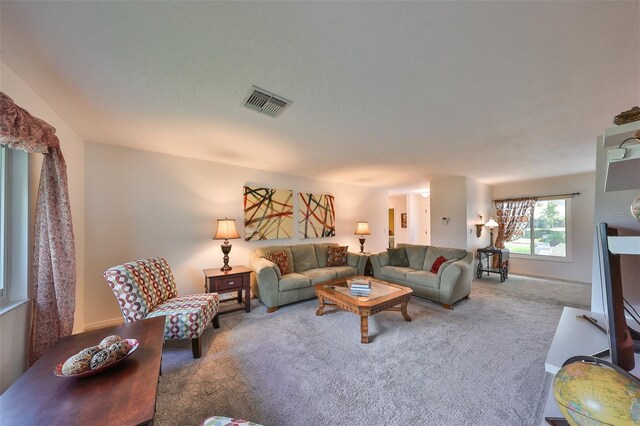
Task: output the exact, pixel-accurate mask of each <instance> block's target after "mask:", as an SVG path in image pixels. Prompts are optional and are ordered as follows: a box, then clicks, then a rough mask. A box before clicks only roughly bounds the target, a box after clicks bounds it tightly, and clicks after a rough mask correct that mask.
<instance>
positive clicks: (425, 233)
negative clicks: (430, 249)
mask: <svg viewBox="0 0 640 426" xmlns="http://www.w3.org/2000/svg"><path fill="white" fill-rule="evenodd" d="M408 200H409V218H408V222H409V224H408V226H409V241H410V242H411V244H423V245H428V244H429V241H430V239H431V232H430V228H431V223H430V220H429V218H430V212H429V210H430V209H431V207H430V205H429V197H427V198H425V197H423V196H422V195H420V194H416V193H412V194H409V195H408Z"/></svg>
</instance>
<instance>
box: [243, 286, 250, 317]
mask: <svg viewBox="0 0 640 426" xmlns="http://www.w3.org/2000/svg"><path fill="white" fill-rule="evenodd" d="M244 311H245V312H251V290H249V289H247V290H245V291H244Z"/></svg>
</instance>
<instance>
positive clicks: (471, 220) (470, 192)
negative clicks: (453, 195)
mask: <svg viewBox="0 0 640 426" xmlns="http://www.w3.org/2000/svg"><path fill="white" fill-rule="evenodd" d="M492 195H493V188H492V187H491V186H489V185H487V184H484V183H482V182H479V181H477V180H475V179H470V178H467V231H466V232H467V250H468V251H470V252H472V253H475V252H476V250H477V249H479V248H480V247H486V246H488V245H489V229H487V228H483V229H482V235H481V236H480V238H478V237H477V236H476V224H477V223H479V222H478V215H479V214H480V215H482V222H483V223H486V222H487V220H489V217H490V216H491V215H492V214H493V199H492ZM495 236H496V235H495V234H494V237H495Z"/></svg>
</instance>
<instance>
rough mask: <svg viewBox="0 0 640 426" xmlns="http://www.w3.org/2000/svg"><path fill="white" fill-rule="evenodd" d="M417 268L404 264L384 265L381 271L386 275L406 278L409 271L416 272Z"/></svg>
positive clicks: (393, 277) (398, 278)
mask: <svg viewBox="0 0 640 426" xmlns="http://www.w3.org/2000/svg"><path fill="white" fill-rule="evenodd" d="M414 271H415V269H411V268H404V267H402V266H383V267H381V268H380V273H381V274H382V275H384V276H385V277H388V278H390V279H395V280H404V279H405V276H406V275H407V273H408V272H414Z"/></svg>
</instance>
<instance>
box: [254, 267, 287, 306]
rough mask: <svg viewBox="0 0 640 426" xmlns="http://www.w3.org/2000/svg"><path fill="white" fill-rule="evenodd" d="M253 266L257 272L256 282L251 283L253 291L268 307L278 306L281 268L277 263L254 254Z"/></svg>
mask: <svg viewBox="0 0 640 426" xmlns="http://www.w3.org/2000/svg"><path fill="white" fill-rule="evenodd" d="M251 268H252V269H253V271H254V272H255V274H254V275H255V283H254V282H252V285H251V287H252V289H251V290H252V291H253V293H254V294H255V295H256V297H258V298H259V299H260V300H261V301H262V302H263V303H264V304H265V305H267V306H268V307H273V306H278V291H279V286H278V281H279V280H280V270H279V269H278V267H277V266H276V264H275V263H273V262H271V261H269V260H267V259H265V258H262V257H258V256H255V255H253V254H252V255H251Z"/></svg>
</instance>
